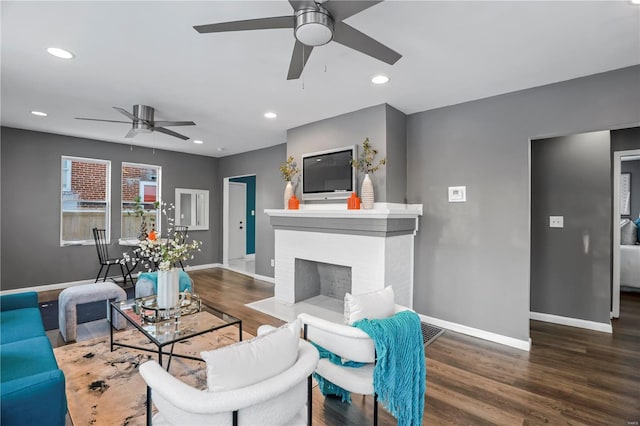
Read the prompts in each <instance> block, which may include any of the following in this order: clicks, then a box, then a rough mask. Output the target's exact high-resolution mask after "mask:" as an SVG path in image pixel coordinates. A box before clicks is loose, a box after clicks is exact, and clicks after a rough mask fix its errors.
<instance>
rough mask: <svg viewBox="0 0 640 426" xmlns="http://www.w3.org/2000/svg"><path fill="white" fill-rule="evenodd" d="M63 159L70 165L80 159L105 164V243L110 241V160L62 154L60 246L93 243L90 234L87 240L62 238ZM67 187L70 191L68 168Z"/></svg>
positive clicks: (85, 161)
mask: <svg viewBox="0 0 640 426" xmlns="http://www.w3.org/2000/svg"><path fill="white" fill-rule="evenodd" d="M65 160H70V162H69V165H71V162H73V161H82V162H84V163H98V164H105V165H106V166H107V172H106V176H105V181H106V182H105V183H106V188H105V200H104V203H105V212H104V213H105V218H104V224H105V225H104V228H105V233H106V237H107V243H110V242H111V160H102V159H99V158H86V157H74V156H70V155H62V156H61V159H60V174H61V176H60V247H68V246H79V245H81V246H89V245H95V241H94V239H93V236H91V238H90V239H88V240H65V239H64V237H63V236H64V230H63V229H62V228H63V224H64V215H63V213H64V210H63V207H64V200H63V197H64V192H65V182H64V181H63V179H62V178H63V176H62V175H63V170H64V166H65ZM68 175H69V178H68V179H69V188H68V189H67V190H66V191H70V190H71V169H70V170H69V173H68Z"/></svg>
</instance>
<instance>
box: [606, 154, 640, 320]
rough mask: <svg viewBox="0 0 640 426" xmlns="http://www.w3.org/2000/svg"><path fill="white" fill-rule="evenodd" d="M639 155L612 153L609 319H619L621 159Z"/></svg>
mask: <svg viewBox="0 0 640 426" xmlns="http://www.w3.org/2000/svg"><path fill="white" fill-rule="evenodd" d="M629 155H640V149H632V150H628V151H615V152H614V153H613V220H612V222H613V223H612V230H613V240H612V241H613V247H611V252H612V253H613V266H612V267H613V283H612V290H611V293H612V294H611V318H619V317H620V169H621V168H622V157H626V156H629Z"/></svg>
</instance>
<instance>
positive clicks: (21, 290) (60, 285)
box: [0, 263, 222, 295]
mask: <svg viewBox="0 0 640 426" xmlns="http://www.w3.org/2000/svg"><path fill="white" fill-rule="evenodd" d="M220 267H222V264H220V263H207V264H204V265H194V266H186V267H185V270H186V271H197V270H198V269H209V268H220ZM138 274H139V272H137V273H135V274H133V276H138ZM94 281H95V279H89V280H80V281H68V282H64V283H57V284H45V285H38V286H34V287H23V288H16V289H13V290H1V291H0V295H5V294H16V293H25V292H27V291H36V292H43V291H50V290H62V289H65V288H67V287H73V286H76V285H83V284H93V283H94ZM99 282H101V281H99Z"/></svg>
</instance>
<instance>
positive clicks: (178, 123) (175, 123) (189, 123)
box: [153, 121, 196, 127]
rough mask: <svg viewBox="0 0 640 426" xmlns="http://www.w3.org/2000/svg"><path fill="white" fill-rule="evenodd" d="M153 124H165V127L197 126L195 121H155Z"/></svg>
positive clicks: (157, 125) (156, 125)
mask: <svg viewBox="0 0 640 426" xmlns="http://www.w3.org/2000/svg"><path fill="white" fill-rule="evenodd" d="M153 125H154V126H155V127H159V126H163V127H167V126H168V127H171V126H195V125H196V123H194V122H193V121H154V122H153Z"/></svg>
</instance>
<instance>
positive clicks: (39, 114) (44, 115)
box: [31, 111, 47, 117]
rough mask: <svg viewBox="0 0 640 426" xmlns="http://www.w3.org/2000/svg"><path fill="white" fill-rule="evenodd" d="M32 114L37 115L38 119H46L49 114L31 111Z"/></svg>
mask: <svg viewBox="0 0 640 426" xmlns="http://www.w3.org/2000/svg"><path fill="white" fill-rule="evenodd" d="M31 114H33V115H37V116H38V117H46V116H47V113H46V112H42V111H31Z"/></svg>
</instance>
